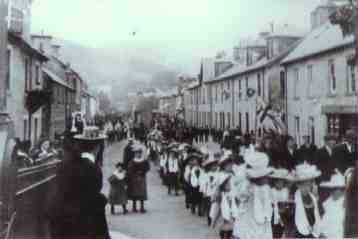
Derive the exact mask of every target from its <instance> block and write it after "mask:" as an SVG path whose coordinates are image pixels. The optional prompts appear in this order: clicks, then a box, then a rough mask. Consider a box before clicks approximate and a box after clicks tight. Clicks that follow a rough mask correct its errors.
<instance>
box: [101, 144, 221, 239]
mask: <svg viewBox="0 0 358 239" xmlns="http://www.w3.org/2000/svg"><path fill="white" fill-rule="evenodd" d="M124 145H125V142H123V141H122V142H121V143H118V144H114V145H112V146H109V147H108V148H107V150H106V153H105V162H104V166H103V174H104V177H103V179H104V187H103V192H104V193H105V194H106V195H108V191H109V184H108V182H107V178H108V177H109V176H110V174H111V172H112V171H113V169H114V164H115V162H117V161H119V160H121V158H122V154H123V153H122V151H123V148H124ZM147 180H148V195H149V200H148V201H147V202H146V209H147V213H146V214H140V213H137V214H133V213H132V212H131V207H132V205H131V202H129V203H128V209H129V214H127V215H122V214H121V208H120V206H118V209H117V212H118V214H116V215H114V216H113V215H111V214H110V211H109V206H107V211H106V214H107V220H108V224H109V228H110V230H111V232H113V233H117V232H120V233H123V234H124V235H128V236H130V237H134V238H136V239H168V238H172V239H182V238H185V239H194V238H195V239H200V238H203V239H204V238H207V239H214V238H218V236H217V234H216V233H215V232H214V231H213V230H211V229H209V228H208V226H207V225H206V220H205V219H204V218H201V217H198V216H197V215H192V214H191V213H190V212H189V211H187V210H185V209H184V197H183V196H179V197H174V196H168V195H167V190H166V188H165V187H164V186H162V185H161V182H160V179H159V176H158V173H157V169H156V167H154V166H153V165H152V168H151V171H150V172H149V174H148V176H147ZM113 233H112V237H113V239H116V238H117V236H116V235H114V234H113ZM118 238H120V239H126V237H124V236H123V237H121V236H120V235H119V236H118Z"/></svg>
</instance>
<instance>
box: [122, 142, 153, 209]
mask: <svg viewBox="0 0 358 239" xmlns="http://www.w3.org/2000/svg"><path fill="white" fill-rule="evenodd" d="M133 151H134V159H133V160H132V161H130V162H129V164H128V170H127V175H128V198H129V199H130V200H132V201H133V212H138V210H137V201H140V203H141V208H140V211H141V212H142V213H145V212H146V210H145V209H144V201H146V200H147V199H148V193H147V179H146V175H147V173H148V171H149V170H150V164H149V162H148V160H147V159H146V157H145V155H144V152H145V149H144V146H142V145H134V146H133Z"/></svg>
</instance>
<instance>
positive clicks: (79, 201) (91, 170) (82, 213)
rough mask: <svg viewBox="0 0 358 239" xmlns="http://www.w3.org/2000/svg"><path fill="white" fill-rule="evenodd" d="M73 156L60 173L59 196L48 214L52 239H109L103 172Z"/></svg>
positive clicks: (55, 194)
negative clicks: (103, 190) (103, 192)
mask: <svg viewBox="0 0 358 239" xmlns="http://www.w3.org/2000/svg"><path fill="white" fill-rule="evenodd" d="M72 156H73V157H72V158H71V159H66V160H65V161H64V164H63V166H62V168H61V169H60V170H59V172H58V173H57V175H58V176H57V178H56V185H55V186H56V192H55V193H54V198H53V200H51V205H50V207H49V210H48V214H49V219H50V228H51V236H52V237H51V238H61V239H69V238H71V239H72V238H73V239H74V238H86V239H97V238H98V239H108V238H110V236H109V232H108V226H107V221H106V217H105V206H106V204H107V199H106V197H105V196H104V195H103V194H101V189H102V172H101V169H100V168H99V167H98V166H97V165H96V164H94V163H92V162H90V161H89V160H87V159H83V158H80V157H79V156H78V155H77V156H75V155H72Z"/></svg>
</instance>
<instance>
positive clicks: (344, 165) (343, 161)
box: [333, 129, 358, 174]
mask: <svg viewBox="0 0 358 239" xmlns="http://www.w3.org/2000/svg"><path fill="white" fill-rule="evenodd" d="M357 138H358V133H357V131H355V130H352V129H350V130H347V132H346V134H345V136H344V138H343V141H342V143H341V144H340V145H338V146H337V147H336V148H335V149H334V150H333V158H334V160H335V161H336V163H337V168H338V169H339V171H340V172H341V173H342V174H344V173H345V172H346V170H347V169H348V168H352V167H354V166H355V162H356V161H357V157H358V152H357Z"/></svg>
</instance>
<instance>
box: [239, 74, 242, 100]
mask: <svg viewBox="0 0 358 239" xmlns="http://www.w3.org/2000/svg"><path fill="white" fill-rule="evenodd" d="M241 97H242V88H241V79H240V80H239V99H240V100H241Z"/></svg>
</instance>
